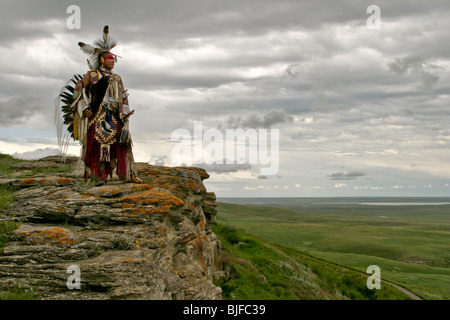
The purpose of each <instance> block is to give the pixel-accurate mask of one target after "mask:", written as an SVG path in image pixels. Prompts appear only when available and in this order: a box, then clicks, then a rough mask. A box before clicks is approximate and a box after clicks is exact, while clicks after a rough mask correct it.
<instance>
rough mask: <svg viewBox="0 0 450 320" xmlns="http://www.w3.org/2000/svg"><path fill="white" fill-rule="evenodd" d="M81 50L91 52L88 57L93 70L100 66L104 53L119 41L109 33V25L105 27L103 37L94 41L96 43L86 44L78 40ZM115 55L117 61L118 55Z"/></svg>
mask: <svg viewBox="0 0 450 320" xmlns="http://www.w3.org/2000/svg"><path fill="white" fill-rule="evenodd" d="M78 45H79V46H80V48H81V50H82V51H83V52H84V53H87V54H89V55H90V56H89V58H88V59H87V63H88V66H89V68H90V69H91V70H96V69H98V68H99V67H100V58H101V56H102V54H104V53H106V52H110V51H111V49H112V48H114V47H115V46H116V45H117V42H116V41H114V40H113V39H111V37H110V35H109V27H108V26H105V27H104V28H103V36H102V38H101V39H99V40H97V41H96V42H94V45H90V44H86V43H84V42H78ZM113 55H114V60H115V61H117V56H116V55H115V54H113Z"/></svg>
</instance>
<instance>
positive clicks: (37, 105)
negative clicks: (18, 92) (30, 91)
mask: <svg viewBox="0 0 450 320" xmlns="http://www.w3.org/2000/svg"><path fill="white" fill-rule="evenodd" d="M44 110H45V109H44V107H43V106H42V102H41V100H40V99H39V98H38V97H35V96H28V95H24V96H16V97H13V98H10V99H8V100H6V101H2V102H0V113H1V114H2V116H1V117H0V124H1V125H2V126H4V127H10V126H16V125H19V124H25V123H26V122H27V121H28V120H29V118H30V117H32V116H33V115H35V114H36V113H42V112H43V111H44Z"/></svg>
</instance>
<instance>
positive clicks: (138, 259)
mask: <svg viewBox="0 0 450 320" xmlns="http://www.w3.org/2000/svg"><path fill="white" fill-rule="evenodd" d="M140 260H142V258H123V259H120V260H118V261H117V262H119V263H120V262H136V261H140Z"/></svg>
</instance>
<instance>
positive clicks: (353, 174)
mask: <svg viewBox="0 0 450 320" xmlns="http://www.w3.org/2000/svg"><path fill="white" fill-rule="evenodd" d="M365 175H366V174H365V173H364V172H362V171H350V172H347V173H344V172H336V173H332V174H330V175H329V176H328V177H330V180H355V179H356V178H359V177H364V176H365Z"/></svg>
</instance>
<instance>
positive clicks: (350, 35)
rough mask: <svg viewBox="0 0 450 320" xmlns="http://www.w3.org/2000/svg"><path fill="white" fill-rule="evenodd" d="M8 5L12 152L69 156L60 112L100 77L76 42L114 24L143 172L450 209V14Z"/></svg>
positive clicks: (4, 77)
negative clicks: (82, 86) (62, 142)
mask: <svg viewBox="0 0 450 320" xmlns="http://www.w3.org/2000/svg"><path fill="white" fill-rule="evenodd" d="M1 5H2V9H3V10H1V11H0V26H1V30H2V33H1V35H0V56H1V60H0V77H1V79H0V80H1V83H2V85H1V86H0V110H1V113H2V116H1V117H0V152H2V153H8V154H16V155H18V156H20V155H21V156H23V157H25V156H27V155H30V152H34V151H35V150H38V151H39V152H41V153H45V152H49V153H51V152H55V151H56V150H57V148H58V142H57V134H56V127H55V106H54V100H55V97H56V96H57V94H58V93H59V90H60V89H61V87H62V86H63V84H64V83H65V82H66V81H67V80H69V79H70V78H71V77H72V76H73V75H74V74H84V73H85V72H86V71H87V70H88V67H87V64H86V58H87V56H86V55H85V54H84V53H83V52H81V51H80V49H79V47H78V45H77V43H78V42H79V41H83V42H86V43H93V42H94V41H95V40H97V39H98V38H99V37H100V36H101V32H102V29H103V26H104V25H109V27H110V32H111V36H112V37H113V38H114V39H115V40H117V41H118V46H117V47H116V48H115V49H114V50H113V52H114V53H116V54H117V55H119V56H121V58H120V59H119V62H118V63H117V65H116V68H115V72H116V73H118V74H120V75H121V76H122V78H123V80H124V83H125V86H126V87H127V88H128V91H129V93H130V97H129V99H130V106H131V108H132V109H134V110H135V114H134V115H133V117H132V118H131V130H132V135H133V141H134V154H135V159H136V160H137V161H141V162H150V163H152V164H160V165H168V166H173V165H182V164H186V165H190V164H194V165H198V166H203V167H205V168H206V169H207V170H208V172H209V173H210V175H211V177H210V179H209V180H208V181H207V182H206V185H207V188H208V189H209V190H210V191H214V192H215V193H216V194H217V196H219V197H227V196H261V197H270V196H272V197H276V196H299V197H303V196H304V197H310V196H318V197H320V196H450V165H449V163H450V105H449V101H450V100H449V94H450V76H449V71H450V50H449V49H450V44H449V38H450V37H449V36H450V32H449V30H450V19H449V17H450V4H449V2H448V0H429V1H420V0H404V1H397V0H396V1H392V0H391V1H372V0H371V1H356V0H342V1H331V0H328V1H323V0H316V1H303V0H302V1H300V0H297V1H282V0H277V1H275V0H272V1H265V0H254V1H246V0H238V1H234V0H202V1H184V0H183V1H182V0H177V1H167V0H164V1H153V0H152V1H145V2H144V1H134V0H128V1H114V2H113V1H82V0H66V1H61V0H58V1H57V0H54V1H50V0H41V1H39V2H37V1H31V0H28V1H25V0H14V1H10V0H3V1H2V4H1ZM71 5H77V6H78V8H79V9H80V15H79V18H80V20H79V26H80V29H76V28H74V27H76V24H75V22H77V21H78V20H76V18H77V13H76V11H71V10H68V8H69V7H70V6H71ZM371 5H377V6H378V8H380V15H379V16H378V15H377V11H372V10H369V12H368V8H369V6H371ZM378 18H379V19H378ZM377 26H378V27H379V28H375V27H377ZM239 130H241V131H240V132H244V133H248V134H250V133H256V135H254V136H252V137H253V138H255V137H256V142H255V139H253V140H252V139H250V138H249V139H247V140H245V142H244V144H239V143H238V142H237V141H231V140H230V139H227V133H228V132H235V133H236V132H239ZM180 133H182V135H181V134H180ZM250 140H252V141H253V143H251V141H250ZM182 141H184V143H182ZM199 143H200V145H199ZM227 143H228V145H229V146H234V147H235V148H236V150H237V149H238V148H241V147H242V146H244V147H246V148H247V149H248V152H247V153H246V156H245V157H244V158H242V157H241V158H239V157H238V156H237V152H236V153H234V154H231V153H230V152H229V151H230V150H231V149H226V145H227ZM199 146H200V149H196V150H197V151H198V150H200V153H198V152H197V151H195V150H194V149H195V147H197V148H198V147H199ZM265 146H267V149H268V150H266V148H265ZM174 150H175V151H176V150H183V151H186V150H188V151H192V156H189V157H186V153H185V154H184V157H177V156H174V154H175V152H174ZM211 150H214V152H212V151H211ZM69 151H70V152H71V153H72V154H79V145H78V144H77V143H75V142H74V143H72V144H71V146H70V148H69ZM277 151H278V152H277ZM199 155H200V158H198V156H199ZM251 155H253V157H251ZM199 161H203V164H198V162H199ZM189 162H190V163H189ZM270 166H271V167H272V169H274V170H269V171H272V172H267V170H266V172H265V171H264V170H263V169H264V168H266V169H267V168H268V167H270ZM275 169H276V170H275ZM264 173H266V174H264Z"/></svg>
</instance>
